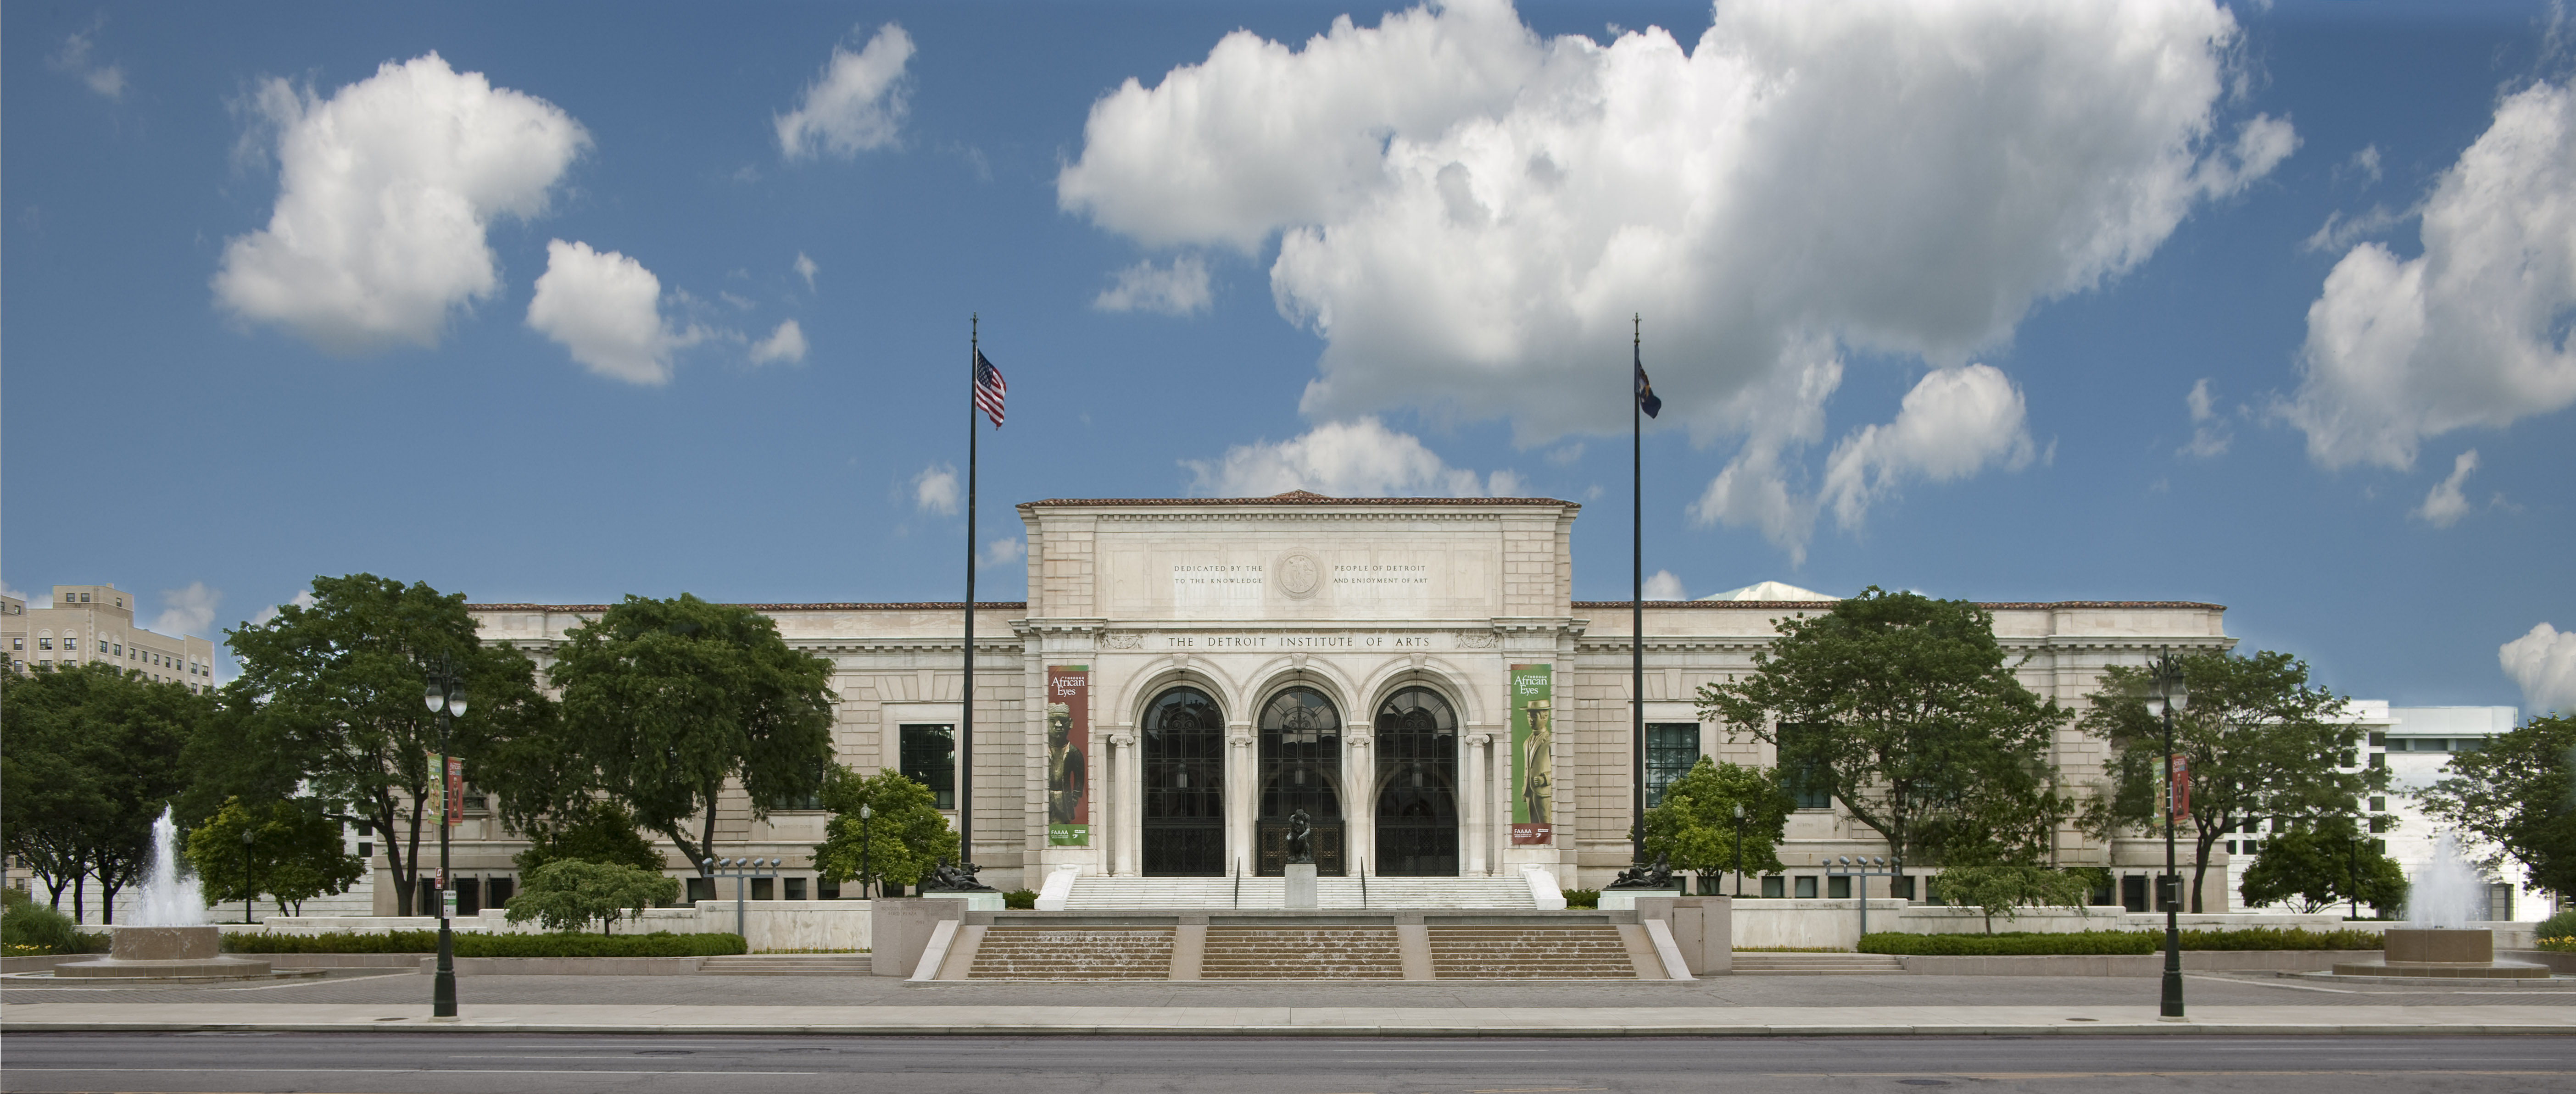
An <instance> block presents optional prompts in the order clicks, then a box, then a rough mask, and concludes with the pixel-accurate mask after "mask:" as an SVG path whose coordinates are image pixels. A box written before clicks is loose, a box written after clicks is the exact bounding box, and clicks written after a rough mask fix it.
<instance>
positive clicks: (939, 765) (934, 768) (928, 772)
mask: <svg viewBox="0 0 2576 1094" xmlns="http://www.w3.org/2000/svg"><path fill="white" fill-rule="evenodd" d="M901 732H902V740H901V744H900V746H899V748H900V751H901V762H902V767H901V770H902V772H903V777H904V778H907V779H911V780H912V781H914V782H917V783H920V784H921V785H923V786H927V787H929V788H930V796H931V797H932V798H934V799H936V804H937V807H938V808H940V809H955V808H957V736H956V727H954V726H932V725H916V726H904V727H903V728H902V731H901Z"/></svg>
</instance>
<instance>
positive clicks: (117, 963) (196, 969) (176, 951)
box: [53, 926, 269, 980]
mask: <svg viewBox="0 0 2576 1094" xmlns="http://www.w3.org/2000/svg"><path fill="white" fill-rule="evenodd" d="M53 971H54V975H55V976H62V977H74V978H118V979H138V980H246V979H253V978H259V979H265V978H266V977H267V976H268V975H269V967H268V962H266V961H261V960H258V959H255V958H248V957H225V956H223V942H222V935H221V933H220V932H219V931H218V930H217V929H216V928H214V927H212V926H205V927H119V928H117V929H116V938H115V940H114V942H112V943H111V944H110V946H109V949H108V955H107V956H106V957H105V958H103V959H100V960H96V961H76V962H70V963H66V964H61V965H56V966H54V970H53Z"/></svg>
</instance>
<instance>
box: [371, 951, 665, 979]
mask: <svg viewBox="0 0 2576 1094" xmlns="http://www.w3.org/2000/svg"><path fill="white" fill-rule="evenodd" d="M454 960H455V962H456V975H458V976H687V975H689V974H690V973H694V972H696V971H698V966H700V965H703V964H705V963H706V960H707V959H706V958H703V957H459V958H455V959H454ZM415 961H416V963H417V964H418V966H419V968H420V971H422V972H425V973H435V972H437V971H438V958H437V957H436V956H435V955H432V956H428V957H417V958H415Z"/></svg>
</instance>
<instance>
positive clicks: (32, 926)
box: [0, 901, 89, 957]
mask: <svg viewBox="0 0 2576 1094" xmlns="http://www.w3.org/2000/svg"><path fill="white" fill-rule="evenodd" d="M0 944H5V945H7V946H8V947H9V955H10V956H12V957H16V956H19V955H22V954H47V953H86V952H89V951H88V950H87V949H86V948H85V947H84V945H83V943H82V940H81V931H80V926H79V925H78V924H76V923H73V922H72V917H70V916H67V915H64V914H63V913H61V912H57V911H55V910H53V909H52V908H49V907H46V906H45V905H42V904H37V903H35V902H33V901H28V902H25V903H17V902H12V903H11V904H10V905H9V908H8V910H7V911H6V912H0Z"/></svg>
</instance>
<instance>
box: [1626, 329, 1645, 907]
mask: <svg viewBox="0 0 2576 1094" xmlns="http://www.w3.org/2000/svg"><path fill="white" fill-rule="evenodd" d="M1629 323H1630V324H1631V326H1630V329H1629V332H1628V354H1629V361H1630V363H1631V364H1630V367H1631V369H1632V370H1634V369H1641V368H1643V367H1645V366H1644V360H1645V358H1644V356H1643V355H1644V353H1645V337H1644V330H1645V318H1644V317H1643V316H1632V317H1630V319H1629ZM1645 436H1646V416H1645V395H1644V393H1643V392H1641V391H1638V390H1637V379H1636V375H1635V373H1634V372H1633V371H1632V372H1631V374H1630V375H1629V378H1628V489H1629V506H1628V519H1629V522H1630V523H1629V528H1628V548H1629V557H1628V579H1629V585H1628V634H1629V640H1628V695H1629V701H1628V710H1629V719H1628V722H1629V736H1628V760H1629V767H1630V771H1629V785H1628V788H1629V792H1630V794H1629V799H1630V800H1629V808H1630V810H1631V812H1630V820H1631V821H1632V823H1633V827H1632V828H1630V829H1629V833H1628V842H1629V847H1628V850H1629V854H1630V856H1631V858H1630V861H1631V862H1634V863H1636V864H1639V865H1643V864H1644V863H1645V861H1646V486H1645V473H1646V457H1645Z"/></svg>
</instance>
